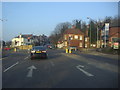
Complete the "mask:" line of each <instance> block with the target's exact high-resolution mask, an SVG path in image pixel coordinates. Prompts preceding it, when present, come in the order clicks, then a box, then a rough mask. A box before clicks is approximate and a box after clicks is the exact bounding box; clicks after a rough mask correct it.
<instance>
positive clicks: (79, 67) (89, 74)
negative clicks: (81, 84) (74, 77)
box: [76, 65, 94, 77]
mask: <svg viewBox="0 0 120 90" xmlns="http://www.w3.org/2000/svg"><path fill="white" fill-rule="evenodd" d="M76 68H77V69H79V70H80V71H82V72H83V73H84V74H85V75H87V76H89V77H91V76H94V75H93V74H91V73H88V72H87V71H85V70H83V69H81V68H84V66H82V65H78V66H76Z"/></svg>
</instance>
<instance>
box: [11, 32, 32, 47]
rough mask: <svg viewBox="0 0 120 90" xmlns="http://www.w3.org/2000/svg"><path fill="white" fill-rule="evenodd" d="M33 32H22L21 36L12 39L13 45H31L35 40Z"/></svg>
mask: <svg viewBox="0 0 120 90" xmlns="http://www.w3.org/2000/svg"><path fill="white" fill-rule="evenodd" d="M32 37H33V35H32V34H24V35H22V34H20V35H19V36H17V37H15V38H13V39H12V47H17V46H22V45H31V44H32V42H33V39H32Z"/></svg>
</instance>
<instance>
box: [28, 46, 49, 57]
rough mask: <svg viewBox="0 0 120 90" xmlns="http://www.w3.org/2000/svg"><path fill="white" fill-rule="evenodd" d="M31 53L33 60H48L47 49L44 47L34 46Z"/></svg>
mask: <svg viewBox="0 0 120 90" xmlns="http://www.w3.org/2000/svg"><path fill="white" fill-rule="evenodd" d="M30 53H31V59H34V58H47V57H48V55H47V49H46V48H45V47H44V46H34V47H33V48H32V50H31V51H30Z"/></svg>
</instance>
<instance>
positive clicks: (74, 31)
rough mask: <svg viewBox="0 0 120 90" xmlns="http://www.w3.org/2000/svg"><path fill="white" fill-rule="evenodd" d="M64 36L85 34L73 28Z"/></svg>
mask: <svg viewBox="0 0 120 90" xmlns="http://www.w3.org/2000/svg"><path fill="white" fill-rule="evenodd" d="M64 34H84V33H83V32H82V31H81V30H80V29H75V28H71V29H67V30H66V31H65V32H64Z"/></svg>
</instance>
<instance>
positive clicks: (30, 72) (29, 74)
mask: <svg viewBox="0 0 120 90" xmlns="http://www.w3.org/2000/svg"><path fill="white" fill-rule="evenodd" d="M28 69H30V70H29V72H28V74H27V77H32V75H33V69H37V68H36V67H35V66H33V65H32V66H30V67H28Z"/></svg>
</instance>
